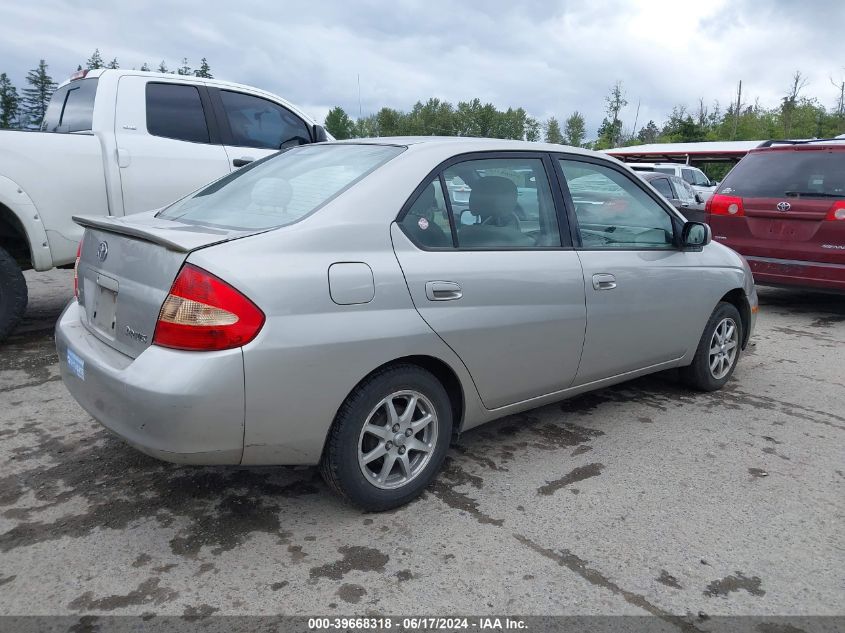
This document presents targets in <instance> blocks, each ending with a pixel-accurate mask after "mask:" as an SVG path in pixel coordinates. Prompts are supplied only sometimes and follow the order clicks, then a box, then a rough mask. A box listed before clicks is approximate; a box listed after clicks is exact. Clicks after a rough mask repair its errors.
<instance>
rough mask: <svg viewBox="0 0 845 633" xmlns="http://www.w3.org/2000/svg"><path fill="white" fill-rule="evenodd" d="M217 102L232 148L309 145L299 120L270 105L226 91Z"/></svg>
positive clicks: (306, 132) (266, 102) (222, 92)
mask: <svg viewBox="0 0 845 633" xmlns="http://www.w3.org/2000/svg"><path fill="white" fill-rule="evenodd" d="M220 98H221V99H222V101H223V109H224V110H225V112H226V119H227V120H228V122H229V128H230V129H231V131H232V144H233V145H239V146H243V147H259V148H263V149H282V148H283V147H287V146H290V145H293V146H296V145H304V144H305V143H310V142H311V137H310V135H309V133H308V128H307V127H306V125H305V123H304V122H303V121H302V119H300V118H299V117H298V116H296V115H295V114H293V113H292V112H290V111H289V110H286V109H285V108H283V107H282V106H280V105H278V104H276V103H273V102H272V101H268V100H267V99H261V98H260V97H254V96H252V95H246V94H243V93H240V92H231V91H229V90H221V91H220Z"/></svg>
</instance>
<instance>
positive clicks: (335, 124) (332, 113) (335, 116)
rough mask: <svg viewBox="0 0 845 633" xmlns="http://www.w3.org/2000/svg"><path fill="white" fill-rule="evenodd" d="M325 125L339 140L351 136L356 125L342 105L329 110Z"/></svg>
mask: <svg viewBox="0 0 845 633" xmlns="http://www.w3.org/2000/svg"><path fill="white" fill-rule="evenodd" d="M379 114H381V113H379ZM324 125H325V127H326V131H327V132H328V133H329V134H331V135H332V136H334V137H335V138H336V139H338V140H342V139H345V138H351V137H352V131H353V128H354V126H355V124H354V123H353V121H352V119H350V118H349V115H348V114H346V111H345V110H344V109H343V108H341V107H340V106H335V107H334V108H332V109H331V110H329V113H328V114H327V115H326V120H325V122H324Z"/></svg>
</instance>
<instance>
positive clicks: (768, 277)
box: [705, 139, 845, 292]
mask: <svg viewBox="0 0 845 633" xmlns="http://www.w3.org/2000/svg"><path fill="white" fill-rule="evenodd" d="M705 220H706V221H707V222H708V223H709V224H710V227H711V229H712V230H713V239H715V240H718V241H719V242H721V243H722V244H725V245H726V246H730V247H731V248H732V249H734V250H735V251H737V252H739V253H741V254H742V255H744V256H745V258H746V259H747V260H748V263H749V264H750V266H751V270H752V272H753V273H754V281H755V282H757V283H758V284H763V285H774V286H801V287H805V288H816V289H824V290H835V291H839V292H845V139H841V140H840V139H833V140H824V141H816V140H814V141H776V142H772V143H771V144H770V145H769V146H767V147H761V148H759V149H753V150H751V151H750V152H749V153H748V154H747V155H746V156H745V158H743V159H742V160H741V161H740V162H739V163H738V164H737V165H736V167H734V168H733V170H731V172H730V173H729V174H728V175H727V177H726V178H725V180H724V181H722V183H721V184H720V185H719V187H718V189H717V190H716V193H715V194H714V195H713V196H712V197H711V198H710V199H709V200H708V201H707V206H706V207H705Z"/></svg>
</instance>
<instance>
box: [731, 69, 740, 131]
mask: <svg viewBox="0 0 845 633" xmlns="http://www.w3.org/2000/svg"><path fill="white" fill-rule="evenodd" d="M741 107H742V79H740V80H739V88H737V91H736V109H735V110H734V130H733V133H732V134H731V140H732V141H734V140H736V128H737V126H738V125H739V109H740V108H741Z"/></svg>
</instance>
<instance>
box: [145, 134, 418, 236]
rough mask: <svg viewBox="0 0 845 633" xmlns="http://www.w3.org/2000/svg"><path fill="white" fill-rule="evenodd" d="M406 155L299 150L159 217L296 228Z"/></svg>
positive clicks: (349, 148)
mask: <svg viewBox="0 0 845 633" xmlns="http://www.w3.org/2000/svg"><path fill="white" fill-rule="evenodd" d="M403 150H404V148H403V147H395V146H387V145H352V144H350V145H305V146H302V147H296V148H293V149H290V150H287V151H285V152H282V153H281V154H276V155H274V156H271V157H270V158H268V159H265V160H262V161H258V162H256V163H253V164H252V165H249V166H247V167H244V168H243V169H241V170H239V171H236V172H234V173H232V174H230V175H228V176H226V177H225V178H221V179H220V180H218V181H216V182H214V183H212V184H211V185H209V186H208V187H205V188H204V189H200V190H199V191H198V192H196V193H194V194H192V195H190V196H188V197H187V198H184V199H182V200H180V201H179V202H177V203H175V204H173V205H172V206H170V207H168V208H166V209H164V210H163V211H162V212H161V213H159V214H158V217H160V218H165V219H168V220H179V221H180V222H190V223H197V224H203V225H209V226H218V227H224V228H229V229H236V230H251V229H271V228H276V227H279V226H285V225H287V224H293V223H294V222H297V221H298V220H301V219H302V218H304V217H305V216H306V215H308V214H310V213H313V212H314V211H316V210H317V209H318V208H320V207H321V206H323V205H324V204H326V203H327V202H328V201H329V200H331V199H332V198H334V197H335V196H337V195H339V194H340V193H341V192H343V191H344V190H345V189H347V188H348V187H350V186H352V185H353V184H354V183H356V182H357V181H358V180H361V179H362V178H364V177H365V176H366V175H367V174H369V173H371V172H372V171H373V170H375V169H377V168H378V167H380V166H381V165H383V164H384V163H385V162H387V161H388V160H390V159H391V158H393V157H394V156H396V155H398V154H400V153H401V152H402V151H403Z"/></svg>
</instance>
